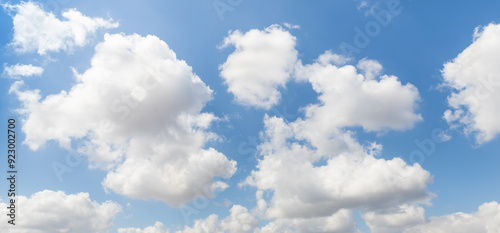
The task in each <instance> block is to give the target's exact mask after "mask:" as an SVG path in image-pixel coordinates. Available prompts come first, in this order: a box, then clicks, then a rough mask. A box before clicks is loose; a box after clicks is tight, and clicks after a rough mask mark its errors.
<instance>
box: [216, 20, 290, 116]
mask: <svg viewBox="0 0 500 233" xmlns="http://www.w3.org/2000/svg"><path fill="white" fill-rule="evenodd" d="M295 40H296V39H295V37H294V36H292V35H291V34H290V33H289V32H288V31H286V30H285V29H283V28H281V27H280V26H278V25H272V26H270V27H268V28H266V29H264V30H257V29H252V30H250V31H248V32H246V33H242V32H240V31H238V30H237V31H233V32H230V33H229V36H227V37H226V38H225V39H224V44H223V45H222V46H221V48H224V47H228V46H230V45H232V46H234V47H235V51H234V52H233V53H232V54H230V55H229V57H228V58H227V60H226V62H225V63H224V64H222V65H221V66H220V67H219V69H220V76H221V77H222V78H223V79H224V81H225V83H226V84H227V85H228V91H229V92H231V93H232V94H233V95H234V96H235V98H236V102H238V103H240V104H243V105H246V106H253V107H258V108H263V109H269V108H271V107H272V106H273V105H275V104H277V103H278V102H279V100H280V98H281V94H280V92H279V88H283V87H284V85H285V83H286V82H287V81H288V80H289V79H290V77H291V76H290V75H291V73H292V72H293V67H294V65H295V63H296V61H297V54H298V52H297V51H296V50H295V43H296V42H295Z"/></svg>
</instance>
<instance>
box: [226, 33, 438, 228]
mask: <svg viewBox="0 0 500 233" xmlns="http://www.w3.org/2000/svg"><path fill="white" fill-rule="evenodd" d="M266 30H268V29H266ZM281 30H282V29H281ZM251 33H253V34H261V33H266V32H265V31H264V32H262V31H256V30H255V29H254V30H251V31H250V32H248V33H246V34H241V33H239V34H238V35H239V37H243V38H244V37H245V36H246V35H248V34H251ZM264 39H267V40H271V41H273V43H278V42H275V41H274V40H276V39H277V38H267V37H266V38H264ZM281 40H282V41H283V42H282V43H284V44H288V43H287V42H288V40H287V39H286V38H281ZM259 43H260V44H268V43H270V42H265V41H262V38H259V39H255V40H253V46H254V47H260V46H258V45H256V44H259ZM278 44H279V43H278ZM255 51H259V50H255ZM233 55H234V54H232V55H230V56H233ZM283 56H285V55H283ZM288 56H289V58H290V59H289V60H290V61H291V60H296V58H295V57H293V55H290V54H288ZM282 60H283V59H282ZM228 61H229V58H228ZM349 61H350V59H348V58H345V57H343V56H340V55H337V54H333V53H331V52H329V51H327V52H325V53H324V54H322V55H321V56H319V58H318V59H316V61H315V62H314V63H312V64H307V65H303V64H302V62H301V61H298V62H296V63H295V65H293V72H292V73H291V75H292V76H293V78H294V79H295V80H297V81H305V82H309V83H311V85H312V87H313V89H314V90H315V91H316V92H317V93H318V100H319V103H318V104H311V105H308V106H306V107H305V108H303V110H304V112H305V117H304V118H303V119H302V118H299V119H297V120H296V121H294V122H290V123H288V122H285V121H284V120H283V119H281V118H278V117H269V116H266V117H265V119H264V125H265V128H264V131H263V132H262V138H263V143H261V144H260V145H259V154H260V155H261V156H262V158H261V159H260V160H259V162H258V165H257V168H256V169H255V170H254V171H252V173H251V175H250V176H249V177H247V179H246V180H245V181H244V182H243V183H242V184H241V185H250V186H254V187H256V188H257V189H258V191H257V207H256V209H255V210H254V211H256V213H257V215H260V216H262V217H263V218H266V219H272V220H273V221H272V222H271V223H269V224H268V225H267V226H265V227H264V228H262V229H261V230H262V231H264V232H272V231H292V228H290V226H292V227H293V226H295V227H293V228H294V229H296V230H298V231H299V232H309V231H315V232H331V231H332V230H331V229H337V230H336V231H339V232H355V231H356V230H355V228H356V227H355V222H354V221H352V216H351V215H352V213H351V211H352V209H356V208H362V209H366V210H368V211H377V210H382V209H386V208H390V207H394V206H399V205H402V204H405V203H408V202H412V203H425V202H427V201H428V200H429V198H430V196H429V194H428V193H427V192H426V189H427V184H428V183H429V182H431V181H432V177H431V175H430V174H429V172H427V171H425V170H424V169H422V167H421V166H420V165H419V164H414V165H408V164H406V163H405V162H404V161H403V160H402V159H400V158H394V159H392V160H385V159H380V158H377V156H378V154H379V153H380V150H381V145H378V144H376V143H372V145H371V146H370V147H364V146H362V145H361V144H360V143H359V142H358V141H357V140H356V139H355V138H354V134H353V133H352V132H351V131H349V130H347V128H349V127H362V128H363V129H364V131H368V132H373V131H374V132H381V131H382V132H383V131H387V130H406V129H410V128H412V127H413V126H414V125H415V123H417V122H419V121H421V120H422V117H421V116H420V115H419V114H417V113H416V108H417V102H418V101H419V93H418V90H417V89H416V88H415V87H414V86H413V85H411V84H402V83H401V82H400V81H399V80H398V78H397V77H395V76H390V75H381V73H382V65H381V64H380V63H378V62H377V61H375V60H369V59H362V60H361V61H359V62H358V64H357V66H356V67H354V66H352V65H346V63H347V62H349ZM245 62H246V63H248V64H256V63H258V62H259V61H258V60H257V59H256V58H255V57H245ZM273 67H275V66H273ZM235 69H236V68H235ZM282 70H283V69H282ZM237 71H238V72H236V71H235V72H234V73H237V74H238V77H244V76H245V75H247V74H248V72H247V70H245V69H241V68H240V69H237ZM266 71H267V70H266V67H260V70H259V72H263V73H266ZM221 73H222V72H221ZM270 73H273V72H272V71H271V72H270ZM289 75H290V74H289ZM248 77H250V76H248ZM255 87H256V86H252V85H246V86H245V88H246V89H248V90H253V91H256V92H258V91H259V90H260V87H257V88H255ZM230 88H231V87H230ZM235 91H236V92H238V90H236V89H233V90H232V92H235ZM245 91H247V90H245ZM242 93H243V92H240V94H242ZM236 95H237V94H236ZM270 106H271V105H270ZM263 193H268V194H269V195H268V196H270V198H267V199H266V198H264V197H263V196H264V195H263ZM332 218H333V219H337V218H341V219H343V220H342V221H337V220H335V221H334V220H331V219H332ZM333 223H335V224H333ZM278 229H279V230H278Z"/></svg>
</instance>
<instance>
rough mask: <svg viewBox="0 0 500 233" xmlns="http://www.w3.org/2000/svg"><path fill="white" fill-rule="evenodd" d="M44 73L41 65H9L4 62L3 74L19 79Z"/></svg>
mask: <svg viewBox="0 0 500 233" xmlns="http://www.w3.org/2000/svg"><path fill="white" fill-rule="evenodd" d="M42 73H43V68H42V67H39V66H34V65H31V64H28V65H22V64H15V65H11V66H7V65H5V64H4V68H3V75H5V76H7V77H9V78H14V79H18V78H19V77H21V76H22V77H31V76H40V75H42Z"/></svg>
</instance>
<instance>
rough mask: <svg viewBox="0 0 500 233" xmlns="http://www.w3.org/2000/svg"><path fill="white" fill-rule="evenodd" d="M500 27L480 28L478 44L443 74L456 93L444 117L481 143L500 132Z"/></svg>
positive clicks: (447, 67)
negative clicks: (499, 58)
mask: <svg viewBox="0 0 500 233" xmlns="http://www.w3.org/2000/svg"><path fill="white" fill-rule="evenodd" d="M498 40H500V24H493V23H492V24H489V25H488V26H485V27H483V28H482V29H481V30H479V29H476V31H475V33H474V42H473V43H472V44H471V45H470V46H469V47H467V48H466V49H465V50H464V51H462V52H461V53H460V54H459V55H458V56H457V57H456V58H454V59H453V60H452V61H450V62H447V63H446V64H444V68H443V70H442V71H441V72H442V74H443V78H444V84H445V85H447V86H449V87H450V88H452V90H453V91H454V92H453V93H452V94H451V95H450V96H449V97H448V104H449V107H450V109H448V110H446V112H445V114H444V118H445V119H446V120H447V121H448V123H449V124H450V125H451V126H452V127H457V126H465V127H464V131H465V133H466V134H469V135H473V136H474V137H475V139H476V141H477V143H478V144H482V143H485V142H488V141H491V140H492V139H493V138H495V137H496V136H497V135H498V134H499V133H500V121H498V120H496V119H497V118H498V115H500V108H499V107H498V106H499V105H500V91H499V86H500V61H499V60H498V59H497V58H498V54H499V53H500V44H499V43H498Z"/></svg>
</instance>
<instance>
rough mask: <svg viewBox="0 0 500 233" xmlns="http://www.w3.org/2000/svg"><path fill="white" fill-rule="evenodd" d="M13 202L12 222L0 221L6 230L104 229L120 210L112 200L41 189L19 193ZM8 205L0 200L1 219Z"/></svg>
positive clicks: (38, 232)
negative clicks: (28, 195)
mask: <svg viewBox="0 0 500 233" xmlns="http://www.w3.org/2000/svg"><path fill="white" fill-rule="evenodd" d="M16 202H17V213H18V215H17V218H16V225H15V226H10V224H7V220H5V221H1V223H0V228H1V229H8V231H7V232H8V233H54V232H71V233H89V232H96V233H97V232H107V231H108V230H109V229H110V228H112V227H113V221H114V219H115V217H116V215H117V214H118V213H119V212H120V211H121V206H120V205H118V204H116V203H114V202H112V201H106V202H104V203H102V204H99V203H97V202H95V201H92V200H91V199H90V198H89V194H88V193H77V194H65V193H64V192H62V191H57V192H55V191H50V190H44V191H41V192H37V193H35V194H33V195H32V196H31V197H25V196H19V197H17V201H16ZM9 205H10V203H8V202H7V203H0V213H1V214H2V218H4V219H6V218H7V216H6V215H7V210H8V209H7V207H8V206H9ZM2 232H4V231H3V230H2Z"/></svg>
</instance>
